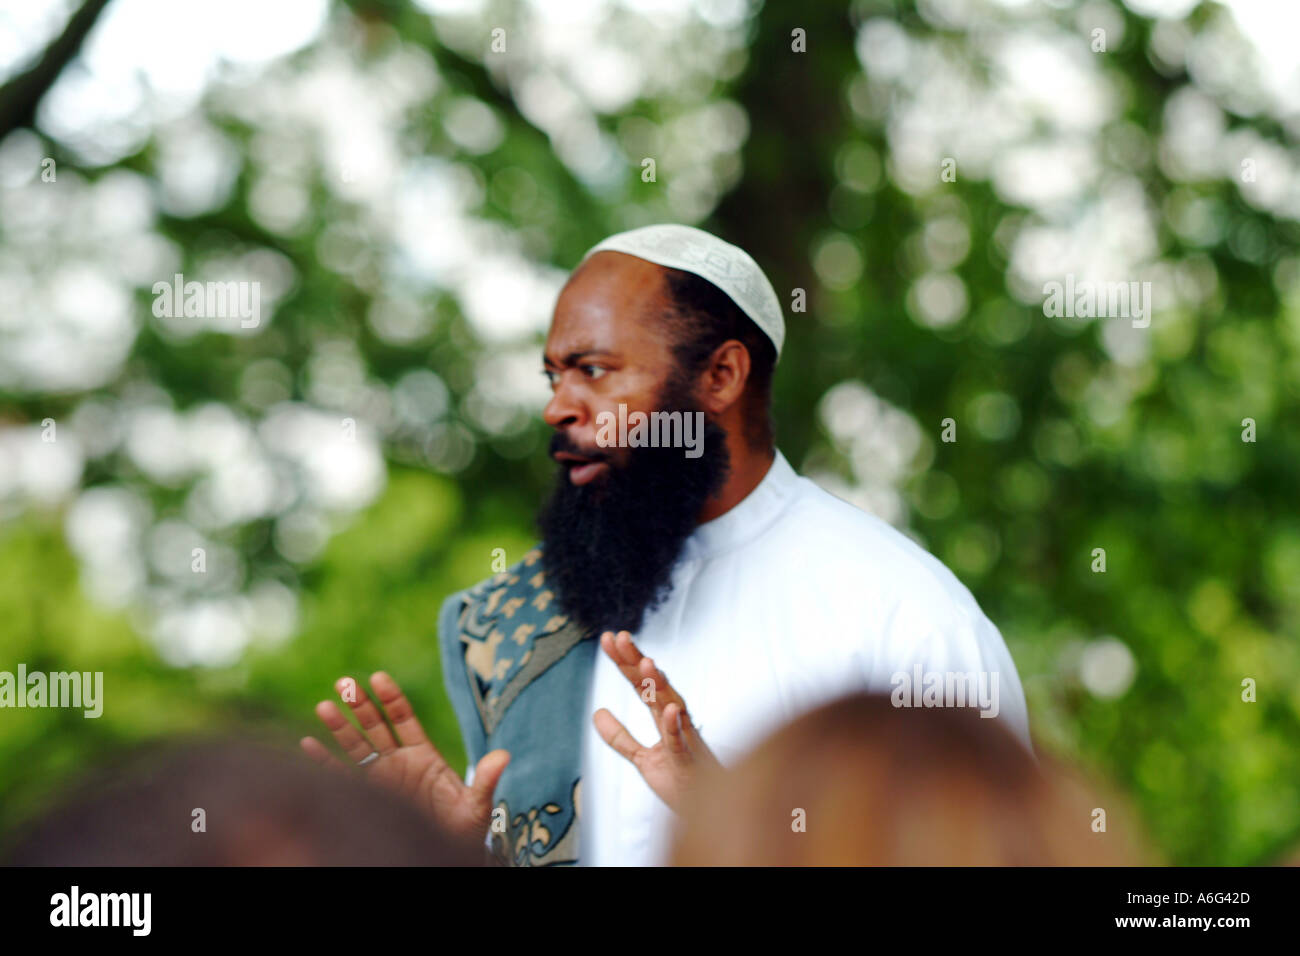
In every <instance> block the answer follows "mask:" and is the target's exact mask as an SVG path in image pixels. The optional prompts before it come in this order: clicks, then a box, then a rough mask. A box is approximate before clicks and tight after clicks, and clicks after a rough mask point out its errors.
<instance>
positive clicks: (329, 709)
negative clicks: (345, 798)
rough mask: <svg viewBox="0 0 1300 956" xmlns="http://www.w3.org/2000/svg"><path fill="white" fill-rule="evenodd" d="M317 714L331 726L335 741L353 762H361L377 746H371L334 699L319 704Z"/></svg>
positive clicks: (327, 725)
mask: <svg viewBox="0 0 1300 956" xmlns="http://www.w3.org/2000/svg"><path fill="white" fill-rule="evenodd" d="M316 716H317V717H319V718H320V719H321V721H322V723H324V724H325V726H326V727H328V728H329V730H330V733H331V734H333V735H334V739H335V741H337V742H338V745H339V746H340V747H342V748H343V752H344V753H345V754H347V755H348V756H349V757H350V758H352V761H353V763H359V762H360V761H361V760H362V759H363V758H365V757H368V756H369V755H370V754H371V752H373V751H374V749H375V748H374V747H372V746H370V741H369V740H367V739H366V738H365V737H363V736H362V735H361V731H359V730H357V728H355V727H353V726H352V724H351V723H350V722H349V721H348V719H347V718H346V717H344V716H343V711H341V710H339V708H338V705H337V704H335V703H334V701H332V700H323V701H321V702H320V703H319V704H317V705H316Z"/></svg>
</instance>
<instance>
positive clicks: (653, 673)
mask: <svg viewBox="0 0 1300 956" xmlns="http://www.w3.org/2000/svg"><path fill="white" fill-rule="evenodd" d="M637 671H638V677H637V682H636V683H637V686H638V687H639V688H642V689H644V688H645V687H646V686H647V684H646V681H650V684H649V686H652V687H653V688H654V693H653V694H651V695H650V699H649V700H646V704H647V705H648V706H649V707H650V710H651V712H652V713H653V714H654V717H655V723H658V722H659V720H660V718H662V716H663V709H664V707H665V706H667V705H668V704H679V705H680V706H681V708H682V710H685V709H686V701H685V700H683V699H682V695H681V694H679V693H677V691H676V690H674V689H673V686H672V685H671V684H669V683H668V675H667V674H665V673H664V672H663V671H661V670H660V669H659V667H658V665H656V664H655V662H654V659H653V658H650V657H643V658H641V663H640V664H639V665H638V667H637ZM641 696H642V699H643V700H644V699H645V694H644V693H643V694H642V695H641Z"/></svg>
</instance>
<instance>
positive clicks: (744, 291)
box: [582, 223, 785, 358]
mask: <svg viewBox="0 0 1300 956" xmlns="http://www.w3.org/2000/svg"><path fill="white" fill-rule="evenodd" d="M597 252H624V253H627V254H628V255H629V256H636V257H637V258H638V259H645V260H646V261H647V262H653V263H655V264H656V265H661V266H665V267H667V268H669V269H682V270H684V271H686V272H693V273H695V275H697V276H700V277H701V278H704V279H708V280H709V281H710V282H712V283H713V284H714V285H715V286H717V287H718V288H719V289H721V290H722V291H723V292H725V293H727V295H729V296H730V297H731V301H733V302H735V303H736V305H738V306H739V307H740V311H742V312H744V313H745V314H746V315H747V316H749V317H750V318H751V319H753V320H754V324H755V325H757V326H758V327H759V328H760V329H762V330H763V333H764V334H765V335H766V336H767V337H768V338H769V339H771V340H772V344H773V345H775V346H776V354H777V357H778V358H779V357H780V355H781V343H782V342H784V341H785V317H784V316H783V315H782V314H781V301H780V300H779V299H778V298H777V297H776V291H775V290H774V289H773V288H772V283H770V282H768V281H767V276H765V275H764V274H763V270H762V269H760V268H759V267H758V263H757V262H755V261H754V259H753V257H751V256H750V254H749V253H748V252H746V251H745V250H744V249H741V248H740V247H739V246H733V245H732V244H731V243H729V242H723V241H722V240H721V239H719V238H718V237H717V236H712V235H709V233H707V232H705V231H704V230H703V229H696V228H694V227H692V226H679V225H676V224H673V223H665V224H663V225H658V226H642V227H641V228H640V229H632V230H630V231H628V232H620V233H616V234H615V235H612V236H610V237H609V238H608V239H605V240H602V241H601V242H598V243H597V244H596V245H594V246H592V247H591V249H590V250H588V252H587V255H585V256H583V257H582V258H583V261H586V260H587V258H588V257H589V256H592V255H594V254H595V253H597Z"/></svg>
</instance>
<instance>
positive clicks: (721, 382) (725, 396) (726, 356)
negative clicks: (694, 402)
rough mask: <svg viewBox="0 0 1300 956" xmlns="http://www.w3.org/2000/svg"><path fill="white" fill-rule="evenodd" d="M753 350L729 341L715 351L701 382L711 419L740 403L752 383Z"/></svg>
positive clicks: (705, 407)
mask: <svg viewBox="0 0 1300 956" xmlns="http://www.w3.org/2000/svg"><path fill="white" fill-rule="evenodd" d="M749 367H750V366H749V350H748V349H747V348H745V346H744V345H743V344H742V343H741V342H740V341H738V340H737V339H728V340H727V341H725V342H723V343H722V344H721V345H719V346H718V347H717V348H716V349H714V350H713V355H712V356H710V357H709V362H708V364H707V365H706V366H705V368H704V373H703V379H702V380H701V382H700V399H701V402H702V404H703V405H704V410H705V411H706V412H708V413H709V414H710V415H715V416H717V415H721V414H722V413H724V412H725V411H726V410H727V409H729V408H731V406H733V405H735V404H736V403H737V402H738V401H740V396H741V395H743V394H744V393H745V384H746V383H747V382H748V381H749Z"/></svg>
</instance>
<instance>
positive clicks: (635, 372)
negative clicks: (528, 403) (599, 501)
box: [543, 252, 674, 485]
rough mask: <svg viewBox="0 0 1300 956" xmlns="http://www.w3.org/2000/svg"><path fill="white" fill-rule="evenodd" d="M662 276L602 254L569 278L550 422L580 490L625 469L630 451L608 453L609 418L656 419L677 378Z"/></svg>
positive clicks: (561, 458) (551, 343)
mask: <svg viewBox="0 0 1300 956" xmlns="http://www.w3.org/2000/svg"><path fill="white" fill-rule="evenodd" d="M667 305H668V303H667V302H666V300H665V294H664V280H663V270H661V269H660V268H659V267H658V266H656V265H654V264H653V263H650V262H646V261H645V260H644V259H638V258H636V257H634V256H627V255H622V254H621V253H617V252H598V253H596V254H595V255H594V256H592V257H591V258H590V259H588V260H587V261H586V262H585V263H584V264H583V266H582V267H581V268H580V269H579V270H578V271H577V272H576V273H575V274H574V276H573V278H572V279H570V281H569V283H568V285H566V286H565V287H564V291H563V292H561V294H560V297H559V300H558V301H557V302H556V305H555V315H554V318H553V320H552V322H551V331H550V334H549V335H548V336H547V339H546V352H545V358H544V364H545V368H546V372H547V375H548V376H549V377H550V380H551V387H552V391H553V394H552V396H551V400H550V402H548V403H547V405H546V410H545V412H544V413H543V418H544V419H545V420H546V423H547V424H548V425H550V426H551V427H552V428H554V429H556V431H557V433H558V435H559V436H560V437H559V438H558V439H557V440H556V442H555V443H554V445H553V447H554V448H557V449H558V450H557V451H556V453H555V457H556V460H557V461H558V462H559V463H560V466H561V467H562V468H564V469H565V470H566V471H567V473H568V477H569V480H570V481H571V482H572V483H573V484H574V485H584V484H587V483H588V482H592V481H597V480H599V479H601V478H604V477H606V476H607V475H608V472H609V469H610V467H611V466H613V467H624V466H626V464H627V460H628V455H627V452H628V449H626V448H602V447H600V446H599V445H598V444H597V443H596V432H597V428H598V423H599V421H601V420H603V419H601V418H600V416H601V413H602V412H608V413H609V414H610V415H612V416H614V417H615V420H617V417H618V414H619V405H620V404H622V405H624V406H626V411H627V414H631V413H632V412H635V411H641V412H652V411H656V410H657V409H658V402H659V399H660V396H661V394H662V392H663V389H664V386H665V385H666V384H667V382H668V379H669V376H670V374H671V373H672V371H673V368H674V366H673V360H672V353H671V349H670V343H669V342H668V340H667V338H666V336H665V333H664V331H663V330H662V328H660V327H659V323H657V322H655V321H654V320H653V315H654V314H655V313H657V312H658V311H660V310H662V309H664V308H666V307H667Z"/></svg>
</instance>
